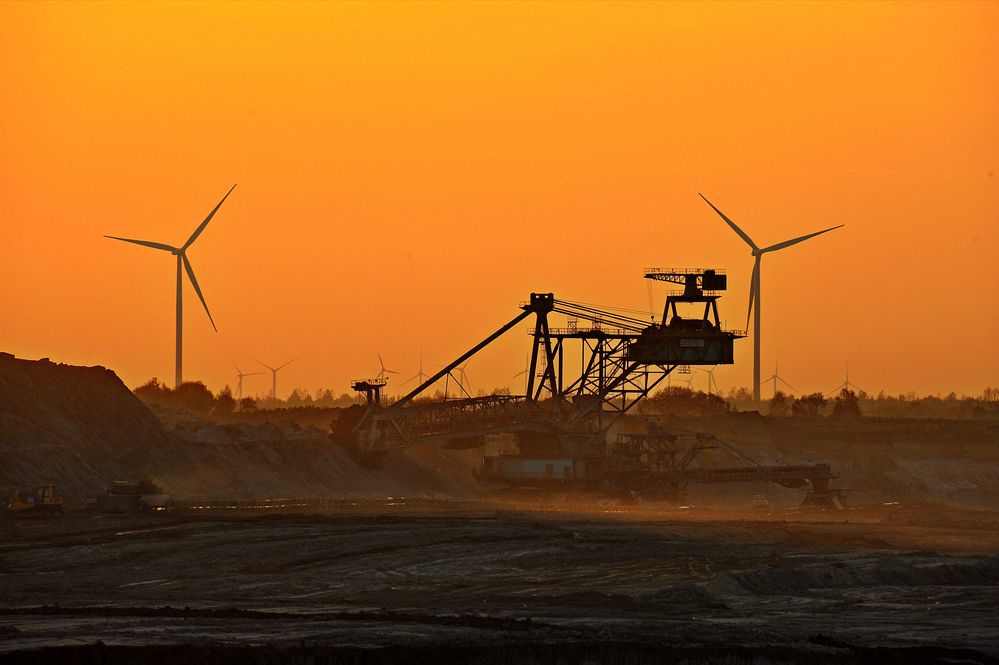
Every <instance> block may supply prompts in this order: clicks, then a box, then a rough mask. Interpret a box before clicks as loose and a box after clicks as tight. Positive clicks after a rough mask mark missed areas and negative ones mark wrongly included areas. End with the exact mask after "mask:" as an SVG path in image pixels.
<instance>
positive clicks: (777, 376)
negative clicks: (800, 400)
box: [763, 363, 798, 395]
mask: <svg viewBox="0 0 999 665" xmlns="http://www.w3.org/2000/svg"><path fill="white" fill-rule="evenodd" d="M770 381H773V383H774V393H773V394H774V395H776V394H777V382H778V381H780V382H781V383H783V384H784V385H785V386H787V387H788V388H790V389H791V392H792V393H796V392H798V389H797V388H795V387H794V386H792V385H791V384H790V383H788V382H787V381H785V380H784V377H782V376H781V375H780V374H779V373H778V372H777V363H774V373H773V375H771V376H769V377H767V378H766V379H763V383H769V382H770Z"/></svg>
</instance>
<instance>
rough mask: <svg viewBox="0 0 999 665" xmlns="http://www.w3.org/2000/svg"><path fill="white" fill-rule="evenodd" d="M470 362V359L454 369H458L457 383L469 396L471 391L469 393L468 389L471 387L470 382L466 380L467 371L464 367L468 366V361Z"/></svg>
mask: <svg viewBox="0 0 999 665" xmlns="http://www.w3.org/2000/svg"><path fill="white" fill-rule="evenodd" d="M470 362H472V361H471V360H469V361H467V362H466V363H465V364H464V365H462V366H461V367H455V369H456V370H457V371H458V383H459V384H460V385H461V387H462V388H463V389H464V390H465V394H466V395H469V396H471V393H469V391H470V390H471V389H472V384H470V383H469V382H468V373H467V372H466V371H465V368H466V367H468V363H470Z"/></svg>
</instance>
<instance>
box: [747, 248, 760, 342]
mask: <svg viewBox="0 0 999 665" xmlns="http://www.w3.org/2000/svg"><path fill="white" fill-rule="evenodd" d="M759 281H760V257H759V256H757V257H756V262H755V263H753V277H752V278H751V279H750V280H749V309H748V310H747V311H746V331H747V332H748V331H749V317H750V316H752V315H753V305H754V304H755V303H756V287H757V282H759Z"/></svg>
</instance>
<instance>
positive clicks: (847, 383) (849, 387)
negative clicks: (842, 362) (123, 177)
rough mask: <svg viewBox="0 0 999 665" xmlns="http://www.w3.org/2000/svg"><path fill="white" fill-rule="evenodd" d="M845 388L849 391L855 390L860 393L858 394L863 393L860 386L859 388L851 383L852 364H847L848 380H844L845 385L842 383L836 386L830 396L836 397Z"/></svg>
mask: <svg viewBox="0 0 999 665" xmlns="http://www.w3.org/2000/svg"><path fill="white" fill-rule="evenodd" d="M844 388H845V389H847V390H853V391H854V392H858V393H861V392H863V389H861V387H860V386H858V385H857V384H855V383H850V363H847V364H846V378H845V379H844V380H843V383H841V384H839V385H838V386H836V387H835V388H833V389H832V392H830V393H829V394H830V395H835V394H836V393H838V392H839V391H841V390H843V389H844Z"/></svg>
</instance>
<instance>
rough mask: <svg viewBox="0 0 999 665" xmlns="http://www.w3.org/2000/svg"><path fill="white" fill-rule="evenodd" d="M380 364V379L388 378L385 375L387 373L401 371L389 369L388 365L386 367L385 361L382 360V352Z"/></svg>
mask: <svg viewBox="0 0 999 665" xmlns="http://www.w3.org/2000/svg"><path fill="white" fill-rule="evenodd" d="M378 364H379V365H380V366H381V369H380V370H379V371H378V378H379V379H386V378H388V377H387V376H385V375H386V374H398V373H399V372H397V371H395V370H394V369H388V368H387V367H385V361H384V360H382V354H380V353H379V354H378Z"/></svg>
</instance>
